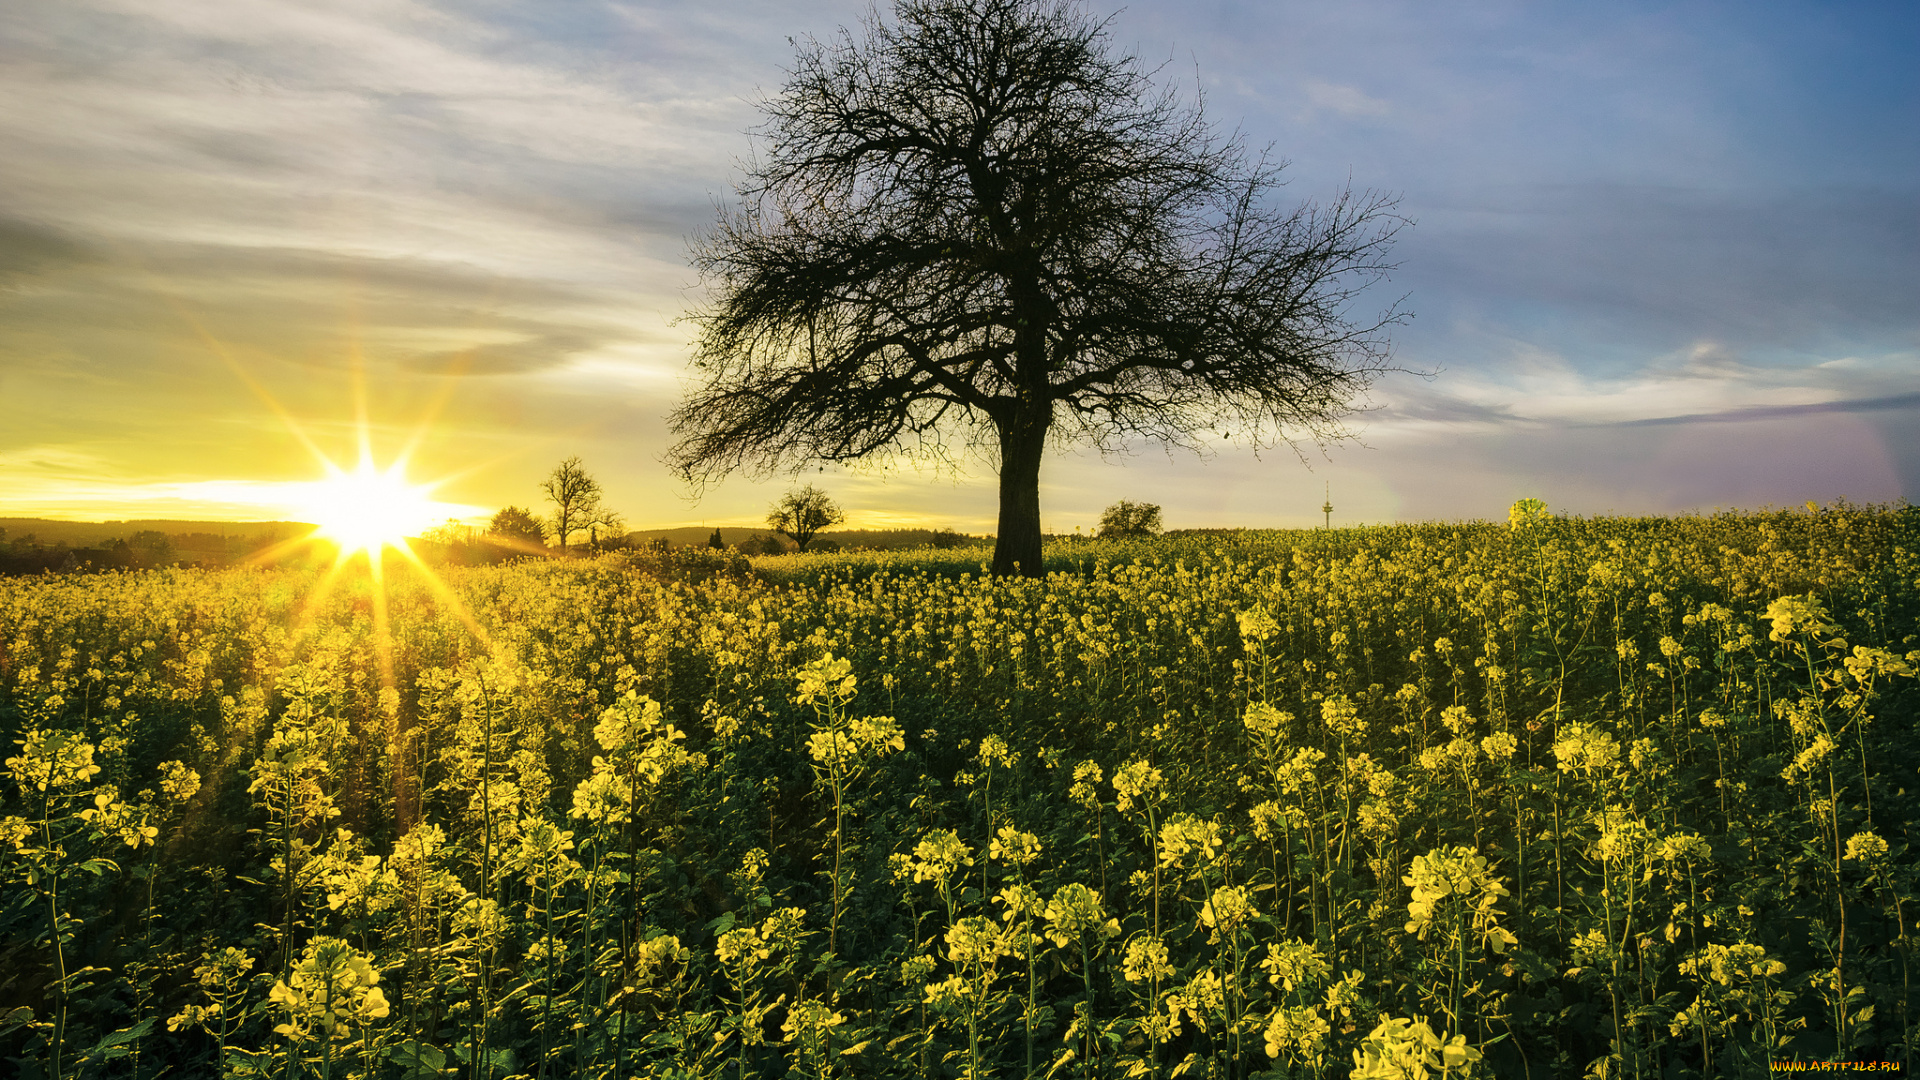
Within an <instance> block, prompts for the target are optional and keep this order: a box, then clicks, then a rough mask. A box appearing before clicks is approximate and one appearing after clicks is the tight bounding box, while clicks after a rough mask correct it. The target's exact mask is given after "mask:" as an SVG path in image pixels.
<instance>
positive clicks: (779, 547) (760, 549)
mask: <svg viewBox="0 0 1920 1080" xmlns="http://www.w3.org/2000/svg"><path fill="white" fill-rule="evenodd" d="M740 553H741V554H742V555H785V554H786V553H787V548H786V545H784V544H782V543H781V542H780V541H778V540H775V539H774V538H773V537H771V536H768V535H766V534H764V533H754V534H753V535H752V536H749V537H747V539H746V542H745V543H743V544H741V545H740Z"/></svg>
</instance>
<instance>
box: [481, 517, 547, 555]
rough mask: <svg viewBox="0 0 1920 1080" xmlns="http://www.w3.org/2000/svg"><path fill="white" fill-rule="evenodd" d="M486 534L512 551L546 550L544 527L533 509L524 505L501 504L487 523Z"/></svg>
mask: <svg viewBox="0 0 1920 1080" xmlns="http://www.w3.org/2000/svg"><path fill="white" fill-rule="evenodd" d="M487 536H488V537H489V538H490V539H491V540H492V541H493V542H494V543H495V544H498V545H500V546H502V547H506V548H510V549H512V550H514V551H520V552H532V551H544V550H546V528H545V527H544V526H542V525H541V524H540V519H539V518H537V517H534V516H533V511H531V510H528V509H527V508H526V507H524V506H503V507H501V508H500V509H499V510H498V511H497V512H496V513H495V514H494V515H493V520H491V521H489V522H488V523H487Z"/></svg>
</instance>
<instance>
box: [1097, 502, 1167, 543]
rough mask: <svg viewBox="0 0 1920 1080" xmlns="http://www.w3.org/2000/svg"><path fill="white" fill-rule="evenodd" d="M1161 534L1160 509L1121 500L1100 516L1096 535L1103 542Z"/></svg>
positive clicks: (1147, 504)
mask: <svg viewBox="0 0 1920 1080" xmlns="http://www.w3.org/2000/svg"><path fill="white" fill-rule="evenodd" d="M1159 532H1160V508H1159V507H1158V506H1155V505H1154V504H1152V503H1137V502H1130V501H1128V500H1126V499H1121V500H1120V501H1119V502H1117V503H1114V504H1113V505H1112V506H1109V507H1107V508H1106V510H1104V511H1102V512H1101V514H1100V528H1099V530H1098V531H1097V532H1095V533H1094V535H1095V536H1098V537H1100V538H1101V539H1102V540H1113V539H1118V538H1120V537H1127V536H1156V535H1158V534H1159Z"/></svg>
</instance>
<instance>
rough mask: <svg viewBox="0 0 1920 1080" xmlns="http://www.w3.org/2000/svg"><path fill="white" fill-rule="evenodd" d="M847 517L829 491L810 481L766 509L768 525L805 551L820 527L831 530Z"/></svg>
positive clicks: (802, 552) (802, 551)
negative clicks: (828, 493)
mask: <svg viewBox="0 0 1920 1080" xmlns="http://www.w3.org/2000/svg"><path fill="white" fill-rule="evenodd" d="M845 520H847V515H846V514H844V513H842V512H841V510H840V507H839V505H838V504H836V503H835V502H834V501H833V500H832V499H831V498H829V497H828V496H827V493H826V492H824V491H821V490H820V489H819V488H817V487H814V486H813V485H812V484H808V485H807V486H806V487H803V488H799V489H798V490H795V491H789V492H787V493H786V494H785V495H783V496H781V498H780V501H779V502H777V503H774V504H773V509H771V510H769V511H767V524H768V525H771V526H773V531H775V532H777V533H779V534H781V535H782V536H785V537H786V538H787V539H789V540H791V541H793V542H794V544H795V545H797V546H798V547H799V548H800V553H801V554H803V555H804V554H806V550H807V545H808V544H809V543H811V542H812V541H813V538H814V535H815V534H817V533H818V532H819V531H820V530H821V529H830V528H832V527H833V526H835V525H838V524H840V523H841V522H843V521H845Z"/></svg>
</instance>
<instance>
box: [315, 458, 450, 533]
mask: <svg viewBox="0 0 1920 1080" xmlns="http://www.w3.org/2000/svg"><path fill="white" fill-rule="evenodd" d="M327 472H328V474H329V475H328V476H327V478H326V479H324V480H316V481H314V482H313V483H312V484H311V485H309V490H308V491H307V493H306V495H305V497H304V498H302V499H301V500H300V505H301V507H302V509H303V511H304V514H305V515H306V516H307V517H309V518H310V520H312V521H313V523H314V524H315V525H318V526H319V529H318V530H317V531H316V532H315V534H314V535H315V536H316V537H317V538H319V539H323V540H329V541H331V542H333V543H334V544H335V545H336V546H338V547H339V548H340V554H341V556H342V557H343V558H344V557H348V556H352V555H356V554H359V553H361V552H366V553H367V554H368V555H378V554H379V552H380V551H381V550H382V549H383V548H389V547H392V548H399V549H401V550H405V549H406V541H407V537H409V536H418V535H419V534H420V533H421V532H423V531H425V530H426V529H428V528H430V527H432V526H434V525H436V524H439V522H440V519H441V518H443V517H444V516H445V513H444V508H443V507H442V506H441V505H440V504H439V503H437V502H435V501H434V500H433V497H432V487H431V486H429V485H422V484H414V483H410V482H408V480H407V478H406V462H405V461H404V460H401V461H396V462H394V463H393V464H392V465H390V466H388V467H387V468H386V469H384V470H382V469H380V468H378V467H376V466H375V465H374V463H373V461H372V459H371V458H369V457H362V458H361V459H360V464H359V465H358V466H357V467H356V468H354V469H353V471H351V472H348V471H346V470H343V469H341V468H340V467H339V466H337V465H334V464H333V463H332V462H328V463H327Z"/></svg>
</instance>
